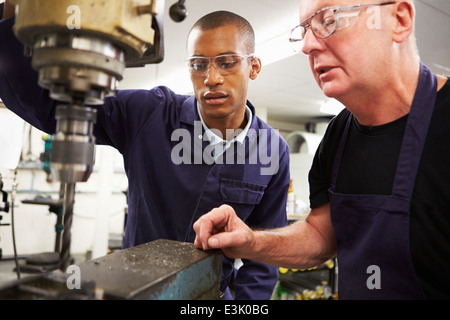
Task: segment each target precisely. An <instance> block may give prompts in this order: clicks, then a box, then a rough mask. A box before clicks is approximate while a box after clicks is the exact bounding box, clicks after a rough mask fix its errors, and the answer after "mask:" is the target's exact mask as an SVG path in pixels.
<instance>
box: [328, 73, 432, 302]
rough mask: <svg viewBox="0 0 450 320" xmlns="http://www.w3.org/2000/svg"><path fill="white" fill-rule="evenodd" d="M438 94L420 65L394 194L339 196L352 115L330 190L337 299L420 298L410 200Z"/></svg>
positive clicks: (422, 296)
mask: <svg viewBox="0 0 450 320" xmlns="http://www.w3.org/2000/svg"><path fill="white" fill-rule="evenodd" d="M436 95H437V78H436V76H434V75H433V73H432V72H431V71H430V70H429V69H428V68H427V67H425V66H424V65H422V64H421V66H420V77H419V83H418V87H417V90H416V94H415V97H414V101H413V104H412V106H411V111H410V114H409V116H408V121H407V125H406V129H405V135H404V137H403V141H402V146H401V150H400V156H399V160H398V164H397V170H396V173H395V179H394V184H393V189H392V195H364V194H362V195H360V194H358V195H354V194H338V193H337V192H336V187H335V186H336V180H337V176H338V173H339V167H340V163H341V159H342V154H343V151H344V147H345V143H346V139H347V135H348V131H349V128H350V124H351V121H352V119H353V116H352V115H350V116H349V119H348V122H347V125H346V128H345V131H344V134H343V137H342V139H341V142H340V145H339V147H338V151H337V153H336V157H335V160H334V165H333V177H332V185H331V188H330V190H329V194H330V205H331V219H332V223H333V227H334V230H335V235H336V245H337V261H338V296H339V299H424V298H425V296H424V293H423V291H422V288H421V286H420V283H419V280H418V278H417V275H416V272H415V270H414V265H413V262H412V257H411V250H410V227H409V223H410V202H411V197H412V194H413V189H414V184H415V180H416V175H417V171H418V167H419V164H420V160H421V157H422V151H423V147H424V144H425V140H426V137H427V133H428V127H429V124H430V121H431V117H432V114H433V110H434V105H435V102H436Z"/></svg>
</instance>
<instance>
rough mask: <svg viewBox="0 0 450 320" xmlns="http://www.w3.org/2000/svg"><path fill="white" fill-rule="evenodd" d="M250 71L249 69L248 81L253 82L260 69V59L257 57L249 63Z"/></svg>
mask: <svg viewBox="0 0 450 320" xmlns="http://www.w3.org/2000/svg"><path fill="white" fill-rule="evenodd" d="M250 67H251V69H250V79H252V80H255V79H256V78H257V77H258V75H259V73H260V72H261V69H262V63H261V59H260V58H258V57H254V58H253V59H252V61H251V66H250Z"/></svg>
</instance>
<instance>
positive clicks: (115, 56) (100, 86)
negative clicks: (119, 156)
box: [10, 0, 164, 183]
mask: <svg viewBox="0 0 450 320" xmlns="http://www.w3.org/2000/svg"><path fill="white" fill-rule="evenodd" d="M10 1H11V3H13V4H15V5H16V20H15V25H14V32H15V34H16V36H17V38H18V39H19V40H20V41H21V42H22V43H23V44H24V45H25V48H28V50H26V51H30V53H32V66H33V68H34V69H35V70H36V71H37V72H38V73H39V85H40V86H41V87H43V88H45V89H48V90H49V94H50V97H51V98H52V99H54V100H57V101H61V102H63V103H65V104H62V105H60V106H58V108H57V111H56V120H57V130H56V134H55V136H54V138H53V142H52V143H53V145H52V153H51V164H52V173H53V175H54V176H55V178H56V180H59V181H61V182H65V183H75V182H78V181H87V179H88V178H89V176H90V173H91V172H92V168H93V165H94V149H95V147H94V146H95V137H94V135H93V127H94V124H95V122H96V108H95V107H93V106H94V105H102V104H103V103H104V99H105V98H106V97H108V96H110V95H112V94H114V92H115V91H116V90H117V86H118V82H119V81H120V80H122V77H123V73H124V71H125V68H127V67H128V66H129V67H135V66H144V65H145V64H149V63H159V62H161V61H162V59H163V55H164V52H163V45H162V42H163V37H162V32H163V28H162V18H161V16H162V15H163V8H164V0H108V1H96V0H10Z"/></svg>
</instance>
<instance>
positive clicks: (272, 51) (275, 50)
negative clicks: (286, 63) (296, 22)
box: [255, 31, 297, 66]
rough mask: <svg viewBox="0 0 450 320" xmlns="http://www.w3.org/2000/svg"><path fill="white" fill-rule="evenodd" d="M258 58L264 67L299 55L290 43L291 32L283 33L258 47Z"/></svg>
mask: <svg viewBox="0 0 450 320" xmlns="http://www.w3.org/2000/svg"><path fill="white" fill-rule="evenodd" d="M255 53H256V56H257V57H259V58H260V59H261V61H262V64H263V66H267V65H269V64H272V63H275V62H278V61H281V60H284V59H286V58H289V57H291V56H293V55H295V54H297V53H296V52H295V51H294V50H293V49H292V46H291V44H290V43H289V31H286V32H282V33H280V34H278V35H276V36H275V37H273V38H270V39H268V40H266V41H263V42H262V43H259V44H257V45H256V52H255Z"/></svg>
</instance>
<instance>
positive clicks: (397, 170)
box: [194, 0, 450, 299]
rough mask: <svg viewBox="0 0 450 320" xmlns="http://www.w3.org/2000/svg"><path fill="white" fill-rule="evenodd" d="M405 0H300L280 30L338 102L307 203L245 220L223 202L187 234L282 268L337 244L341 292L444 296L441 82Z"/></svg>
mask: <svg viewBox="0 0 450 320" xmlns="http://www.w3.org/2000/svg"><path fill="white" fill-rule="evenodd" d="M414 20H415V8H414V3H413V1H411V0H397V1H390V2H388V1H386V2H380V1H376V0H366V1H362V0H354V1H352V0H320V1H317V0H302V2H301V6H300V21H301V23H300V25H299V26H297V27H296V28H295V29H294V30H293V32H292V37H291V41H292V42H293V43H294V44H300V45H301V50H302V52H303V53H304V54H306V55H307V56H308V57H309V62H310V65H311V70H312V72H313V75H314V77H315V79H316V81H317V83H318V84H319V86H320V88H321V89H322V90H323V92H324V93H325V94H326V95H327V96H329V97H333V98H336V99H338V100H339V101H340V102H342V103H343V104H344V105H345V106H346V109H345V110H344V111H342V112H341V114H339V115H338V116H337V117H336V118H335V119H333V121H332V122H331V123H330V125H329V127H328V129H327V132H326V134H325V137H324V139H323V141H322V143H321V145H320V147H319V149H318V151H317V154H316V156H315V159H314V162H313V165H312V168H311V171H310V177H309V180H310V201H311V208H312V210H311V213H310V215H309V216H308V218H307V219H306V221H302V222H298V223H296V224H294V225H291V226H289V227H286V228H281V229H275V230H266V231H252V230H251V229H250V228H248V227H247V226H245V225H244V224H243V223H242V222H241V221H240V220H239V219H238V218H237V217H236V216H235V215H234V212H233V210H232V208H230V207H228V206H222V207H220V208H217V209H214V210H212V211H211V212H210V213H208V214H206V215H204V216H203V217H202V218H201V219H199V221H197V222H196V224H195V225H194V228H195V230H196V232H197V238H196V241H195V243H196V245H197V246H198V247H200V248H203V249H210V248H223V251H224V252H225V254H226V255H228V256H230V257H246V258H249V259H254V260H257V261H262V262H265V263H269V264H275V265H282V266H285V267H293V268H306V267H311V266H315V265H317V264H319V263H321V262H323V261H325V260H327V259H329V258H332V257H334V256H335V255H336V254H337V259H338V264H339V277H338V279H339V287H338V288H339V289H338V290H339V291H338V294H339V297H340V298H341V299H423V298H431V299H442V298H449V292H450V291H449V290H448V289H447V288H449V286H450V275H449V274H448V273H446V272H445V271H444V270H448V269H449V268H450V236H449V234H450V233H449V232H450V214H449V212H450V188H449V182H448V181H449V179H448V177H450V165H449V164H450V144H449V143H448V142H447V137H448V136H449V135H450V128H449V126H448V123H447V122H448V120H447V119H449V117H450V84H449V82H448V79H447V78H444V77H441V76H435V75H434V74H432V72H431V71H430V70H429V69H428V68H427V67H426V66H424V65H423V64H421V63H420V59H419V55H418V52H417V47H416V43H415V37H414Z"/></svg>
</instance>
